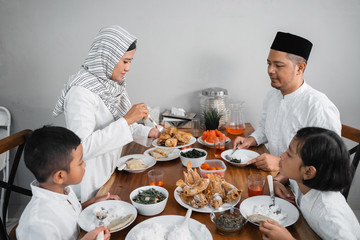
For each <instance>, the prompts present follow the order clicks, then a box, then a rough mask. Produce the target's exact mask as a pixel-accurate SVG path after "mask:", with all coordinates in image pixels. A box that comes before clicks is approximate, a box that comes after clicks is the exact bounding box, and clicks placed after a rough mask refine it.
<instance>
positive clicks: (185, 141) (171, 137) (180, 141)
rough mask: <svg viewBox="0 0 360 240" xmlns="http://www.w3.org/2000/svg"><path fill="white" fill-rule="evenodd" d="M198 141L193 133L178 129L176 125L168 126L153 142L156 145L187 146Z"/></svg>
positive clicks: (169, 146)
mask: <svg viewBox="0 0 360 240" xmlns="http://www.w3.org/2000/svg"><path fill="white" fill-rule="evenodd" d="M195 142H196V138H194V137H193V136H192V134H191V133H187V132H183V131H180V130H178V129H177V128H176V127H172V126H171V127H168V128H167V129H165V131H164V132H163V133H161V134H160V137H159V138H158V139H155V140H154V141H153V142H152V145H153V146H154V147H168V148H179V147H187V146H190V145H192V144H194V143H195Z"/></svg>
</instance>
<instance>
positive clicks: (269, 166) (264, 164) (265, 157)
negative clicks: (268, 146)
mask: <svg viewBox="0 0 360 240" xmlns="http://www.w3.org/2000/svg"><path fill="white" fill-rule="evenodd" d="M279 162H280V158H279V157H277V156H274V155H271V154H268V153H263V154H261V155H260V156H258V157H256V158H254V159H251V160H250V161H248V162H247V163H246V164H247V165H250V164H255V166H256V167H257V168H259V169H262V170H265V171H279V169H280V167H279Z"/></svg>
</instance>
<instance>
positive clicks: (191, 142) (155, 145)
mask: <svg viewBox="0 0 360 240" xmlns="http://www.w3.org/2000/svg"><path fill="white" fill-rule="evenodd" d="M195 142H196V138H194V137H191V139H190V142H189V143H188V144H184V145H181V146H176V147H165V146H159V145H157V139H155V140H154V141H153V142H152V145H153V146H154V147H162V148H182V147H188V146H191V145H193V144H194V143H195Z"/></svg>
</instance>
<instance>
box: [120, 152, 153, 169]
mask: <svg viewBox="0 0 360 240" xmlns="http://www.w3.org/2000/svg"><path fill="white" fill-rule="evenodd" d="M130 158H141V159H142V160H143V162H144V163H145V164H146V165H147V166H148V167H147V168H142V169H137V170H131V169H129V168H128V167H127V166H126V167H125V168H124V170H125V171H127V172H130V173H140V172H143V171H145V170H146V169H149V168H151V167H152V166H154V165H155V164H156V160H155V158H153V157H150V156H147V155H144V154H131V155H127V156H123V157H122V158H120V159H119V161H118V163H117V165H116V166H117V167H121V166H122V165H123V164H125V163H126V161H127V160H129V159H130Z"/></svg>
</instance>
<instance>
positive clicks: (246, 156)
mask: <svg viewBox="0 0 360 240" xmlns="http://www.w3.org/2000/svg"><path fill="white" fill-rule="evenodd" d="M232 152H233V150H232V149H229V150H226V151H223V152H222V153H221V157H222V159H224V160H225V161H227V162H228V163H230V164H232V165H234V166H237V167H245V166H246V163H247V162H248V161H250V160H252V159H254V158H256V157H258V156H260V154H258V153H257V152H254V151H251V150H246V149H238V150H236V152H235V153H234V154H233V155H232V158H236V159H241V163H234V162H231V161H229V160H227V159H226V158H225V156H226V155H231V153H232Z"/></svg>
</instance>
